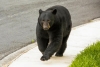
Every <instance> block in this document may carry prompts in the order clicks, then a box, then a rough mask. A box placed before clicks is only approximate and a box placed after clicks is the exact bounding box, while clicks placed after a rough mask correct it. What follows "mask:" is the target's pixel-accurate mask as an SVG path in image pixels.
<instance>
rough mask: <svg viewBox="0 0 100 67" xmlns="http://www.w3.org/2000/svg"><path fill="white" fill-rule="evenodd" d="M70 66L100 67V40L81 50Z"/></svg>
mask: <svg viewBox="0 0 100 67" xmlns="http://www.w3.org/2000/svg"><path fill="white" fill-rule="evenodd" d="M69 67H100V41H98V42H96V43H94V44H92V45H91V46H88V47H86V48H85V49H84V50H83V51H81V52H80V54H78V55H77V56H76V58H75V60H74V61H73V62H72V64H71V65H70V66H69Z"/></svg>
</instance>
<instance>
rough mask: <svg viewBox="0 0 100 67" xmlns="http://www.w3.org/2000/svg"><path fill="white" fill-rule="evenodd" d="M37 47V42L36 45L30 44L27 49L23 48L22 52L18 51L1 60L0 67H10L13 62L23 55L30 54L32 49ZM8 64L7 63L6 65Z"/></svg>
mask: <svg viewBox="0 0 100 67" xmlns="http://www.w3.org/2000/svg"><path fill="white" fill-rule="evenodd" d="M34 47H36V42H35V43H34V44H30V45H28V46H26V47H23V48H22V49H20V50H17V51H15V52H13V53H11V54H10V55H8V56H7V57H5V58H4V59H2V60H0V67H8V66H9V65H10V64H11V63H12V62H14V61H15V60H16V59H17V58H18V57H20V56H21V55H22V54H24V53H26V52H28V51H29V50H30V49H32V48H34ZM5 62H6V63H5Z"/></svg>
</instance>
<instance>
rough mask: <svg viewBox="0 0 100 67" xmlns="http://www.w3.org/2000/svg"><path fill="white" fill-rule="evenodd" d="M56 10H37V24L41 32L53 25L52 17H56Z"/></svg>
mask: <svg viewBox="0 0 100 67" xmlns="http://www.w3.org/2000/svg"><path fill="white" fill-rule="evenodd" d="M56 13H57V10H56V9H53V10H46V11H42V10H41V9H40V10H39V18H38V22H39V24H40V25H41V26H42V28H43V30H49V29H50V28H51V27H52V25H53V24H54V16H55V15H56Z"/></svg>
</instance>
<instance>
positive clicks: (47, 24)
mask: <svg viewBox="0 0 100 67" xmlns="http://www.w3.org/2000/svg"><path fill="white" fill-rule="evenodd" d="M49 28H50V25H49V23H46V22H44V23H43V29H44V30H49Z"/></svg>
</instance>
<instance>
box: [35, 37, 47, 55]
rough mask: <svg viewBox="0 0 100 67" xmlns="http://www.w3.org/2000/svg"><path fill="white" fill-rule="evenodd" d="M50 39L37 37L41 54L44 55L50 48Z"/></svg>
mask: <svg viewBox="0 0 100 67" xmlns="http://www.w3.org/2000/svg"><path fill="white" fill-rule="evenodd" d="M48 42H49V39H45V38H42V37H37V44H38V48H39V50H40V52H41V53H42V54H43V53H44V51H45V50H46V48H47V46H48Z"/></svg>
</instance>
